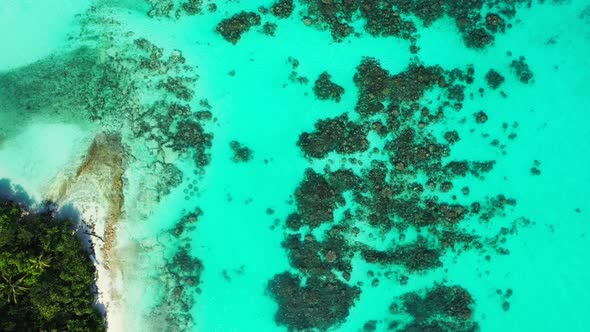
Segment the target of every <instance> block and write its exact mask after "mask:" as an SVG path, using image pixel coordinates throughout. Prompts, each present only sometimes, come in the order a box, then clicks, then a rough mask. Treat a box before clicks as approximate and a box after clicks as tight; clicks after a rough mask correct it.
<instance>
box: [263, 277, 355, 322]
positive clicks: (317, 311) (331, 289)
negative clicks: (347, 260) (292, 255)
mask: <svg viewBox="0 0 590 332" xmlns="http://www.w3.org/2000/svg"><path fill="white" fill-rule="evenodd" d="M268 290H269V292H270V294H271V296H272V297H273V298H274V299H275V301H277V303H278V304H279V310H278V311H277V313H276V315H275V320H276V322H277V323H278V324H280V325H286V326H288V327H289V330H290V331H301V330H306V329H311V328H318V329H321V330H325V329H327V328H329V327H330V326H333V325H335V324H337V323H339V322H342V321H344V319H345V318H346V317H347V316H348V311H349V308H350V307H351V306H352V304H353V303H354V301H355V300H356V299H357V298H358V296H359V294H360V291H359V289H358V288H356V287H351V286H348V285H347V284H346V283H344V282H342V281H339V280H336V279H332V280H322V279H319V278H317V277H311V278H308V279H307V280H306V281H305V284H303V281H302V279H301V278H300V277H298V276H297V275H293V274H291V273H288V272H284V273H282V274H278V275H276V276H275V277H274V278H273V279H272V280H271V281H270V282H269V283H268Z"/></svg>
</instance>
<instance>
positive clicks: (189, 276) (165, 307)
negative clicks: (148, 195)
mask: <svg viewBox="0 0 590 332" xmlns="http://www.w3.org/2000/svg"><path fill="white" fill-rule="evenodd" d="M202 215H203V211H202V210H201V209H200V208H198V207H197V208H195V209H194V210H193V211H191V212H187V213H185V214H184V216H183V217H182V218H181V219H180V220H179V221H178V222H177V223H176V224H175V225H174V227H173V228H171V229H170V230H168V232H166V233H164V234H162V235H161V236H160V237H161V239H160V241H159V242H160V243H177V246H176V248H175V249H174V251H173V253H171V254H170V255H169V258H168V259H167V261H166V262H165V264H164V265H163V266H162V267H161V270H160V275H161V276H162V277H161V279H160V280H161V281H162V282H163V283H164V287H163V291H164V292H165V294H164V296H163V300H162V301H161V302H160V304H159V305H158V306H157V307H156V308H155V309H154V310H153V312H152V315H153V317H152V324H153V325H154V327H155V328H159V329H164V330H174V331H189V330H191V327H192V326H193V324H194V322H193V317H192V316H191V309H192V307H193V306H194V304H195V301H196V298H195V294H200V293H201V288H200V285H201V273H202V271H203V268H204V266H203V263H202V262H201V260H200V259H198V258H197V257H194V256H193V255H192V253H191V243H192V242H193V240H192V238H191V237H190V236H191V233H192V232H194V230H195V227H196V224H197V222H198V221H199V218H200V217H201V216H202ZM162 246H163V245H162ZM161 249H162V250H163V249H166V248H161Z"/></svg>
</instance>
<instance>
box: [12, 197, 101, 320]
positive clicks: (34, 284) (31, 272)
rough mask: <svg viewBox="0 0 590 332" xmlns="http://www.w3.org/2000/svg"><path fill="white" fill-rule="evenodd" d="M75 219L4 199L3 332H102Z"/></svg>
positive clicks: (88, 264) (92, 272)
mask: <svg viewBox="0 0 590 332" xmlns="http://www.w3.org/2000/svg"><path fill="white" fill-rule="evenodd" d="M94 277H95V269H94V266H93V265H92V262H91V261H90V258H89V257H88V253H87V252H86V251H85V250H84V248H83V247H82V243H81V241H80V239H79V238H78V237H77V236H76V235H75V234H74V232H73V225H72V222H71V221H68V220H59V219H55V218H53V216H52V215H51V213H49V212H44V213H31V212H30V211H28V210H27V209H26V208H25V207H23V206H21V205H19V204H16V203H14V202H10V201H6V200H3V199H0V331H104V330H105V324H104V319H103V317H102V315H101V314H100V313H99V312H98V311H97V310H96V309H95V308H94V305H93V304H94V296H93V294H92V286H93V284H94Z"/></svg>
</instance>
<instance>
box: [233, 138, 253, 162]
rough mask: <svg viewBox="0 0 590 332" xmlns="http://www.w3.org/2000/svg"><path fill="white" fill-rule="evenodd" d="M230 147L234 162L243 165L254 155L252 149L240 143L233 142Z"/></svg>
mask: <svg viewBox="0 0 590 332" xmlns="http://www.w3.org/2000/svg"><path fill="white" fill-rule="evenodd" d="M229 147H230V148H231V149H232V151H233V153H234V155H233V157H232V160H233V162H235V163H243V162H247V161H250V160H251V159H252V157H253V155H254V152H253V151H252V149H250V148H248V147H246V146H244V145H242V144H241V143H240V142H238V141H231V142H230V143H229Z"/></svg>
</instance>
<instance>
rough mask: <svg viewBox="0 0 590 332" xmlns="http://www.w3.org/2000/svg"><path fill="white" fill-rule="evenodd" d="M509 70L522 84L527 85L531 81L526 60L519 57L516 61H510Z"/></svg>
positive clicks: (531, 77) (531, 74) (530, 73)
mask: <svg viewBox="0 0 590 332" xmlns="http://www.w3.org/2000/svg"><path fill="white" fill-rule="evenodd" d="M510 68H511V69H512V71H513V72H514V74H515V75H516V77H517V78H518V80H519V81H521V82H522V83H524V84H527V83H529V82H530V81H531V80H532V79H533V72H532V71H531V69H530V68H529V65H528V64H527V63H526V59H525V58H524V57H523V56H521V57H519V58H518V60H512V62H511V63H510Z"/></svg>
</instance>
